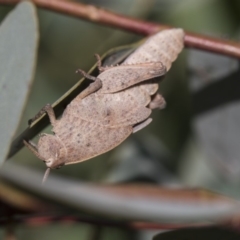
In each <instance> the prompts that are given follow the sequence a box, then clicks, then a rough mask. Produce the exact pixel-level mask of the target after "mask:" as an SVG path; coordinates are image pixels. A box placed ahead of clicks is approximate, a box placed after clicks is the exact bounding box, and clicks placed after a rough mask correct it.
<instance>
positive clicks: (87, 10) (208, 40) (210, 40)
mask: <svg viewBox="0 0 240 240" xmlns="http://www.w3.org/2000/svg"><path fill="white" fill-rule="evenodd" d="M18 2H20V0H0V4H2V5H11V4H16V3H18ZM32 2H34V3H35V4H36V5H37V6H38V7H40V8H43V9H47V10H51V11H54V12H58V13H63V14H65V15H69V16H72V17H77V18H80V19H84V20H87V21H91V22H96V23H99V24H104V25H107V26H111V27H114V28H120V29H123V30H127V31H130V32H132V33H138V34H142V35H150V34H153V33H155V32H157V31H159V30H162V29H167V28H171V26H167V25H163V24H158V23H152V22H146V21H142V20H139V19H135V18H131V17H126V16H123V15H120V14H117V13H113V12H110V11H107V10H104V9H101V8H98V7H95V6H92V5H86V4H82V3H76V2H70V1H62V0H32ZM185 46H186V47H191V48H197V49H201V50H205V51H211V52H215V53H219V54H223V55H227V56H230V57H237V58H240V44H239V43H237V42H233V41H226V40H221V39H218V38H214V37H207V36H204V35H200V34H194V33H191V32H186V36H185Z"/></svg>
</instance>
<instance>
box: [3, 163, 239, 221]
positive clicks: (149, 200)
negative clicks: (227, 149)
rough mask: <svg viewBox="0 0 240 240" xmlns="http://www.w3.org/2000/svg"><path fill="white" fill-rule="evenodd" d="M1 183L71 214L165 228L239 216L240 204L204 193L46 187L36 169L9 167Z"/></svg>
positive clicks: (52, 181) (54, 179)
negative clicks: (152, 224) (35, 196)
mask: <svg viewBox="0 0 240 240" xmlns="http://www.w3.org/2000/svg"><path fill="white" fill-rule="evenodd" d="M0 177H1V179H3V180H4V181H7V182H10V183H11V184H13V185H15V186H17V187H19V188H21V189H24V190H25V191H27V192H31V193H32V194H34V195H35V194H36V195H38V196H39V197H42V198H45V199H48V200H51V201H53V202H54V203H55V204H58V205H62V206H63V208H62V209H64V208H68V209H70V210H75V211H76V210H77V211H81V212H82V211H84V212H86V213H92V214H94V215H98V216H103V217H106V216H107V217H110V218H116V217H117V218H118V219H121V220H134V221H158V222H162V223H168V224H175V223H181V224H183V223H184V224H194V223H199V222H200V223H205V224H209V223H213V222H215V223H216V222H221V221H222V222H223V221H225V220H227V219H232V218H234V216H236V214H238V213H239V202H238V201H235V200H233V199H231V198H228V197H224V196H222V195H219V194H217V193H213V192H210V191H207V190H202V189H166V188H160V187H159V186H157V185H155V186H154V185H147V184H115V185H110V184H109V185H103V184H88V183H83V182H81V181H74V180H71V179H66V178H63V177H58V176H56V174H54V173H51V174H50V176H49V178H48V179H47V181H46V183H45V184H44V185H41V179H42V174H41V173H40V172H39V171H36V170H34V169H28V168H26V167H22V166H21V165H19V164H14V163H12V162H10V161H9V162H7V163H6V164H4V167H3V168H2V170H1V171H0Z"/></svg>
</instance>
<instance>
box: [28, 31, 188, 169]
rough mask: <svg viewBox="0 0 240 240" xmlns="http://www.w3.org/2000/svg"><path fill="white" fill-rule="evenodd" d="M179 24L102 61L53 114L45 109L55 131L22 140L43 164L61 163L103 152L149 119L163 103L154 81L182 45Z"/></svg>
mask: <svg viewBox="0 0 240 240" xmlns="http://www.w3.org/2000/svg"><path fill="white" fill-rule="evenodd" d="M183 39H184V32H183V30H182V29H171V30H163V31H161V32H159V33H157V34H155V35H153V36H151V37H150V38H149V39H148V40H147V41H146V42H145V43H144V44H143V45H141V46H140V47H139V48H138V49H137V50H136V51H135V52H134V53H132V54H131V55H130V56H129V57H128V58H127V59H126V60H125V61H124V62H123V63H122V64H121V65H120V66H112V67H105V68H104V67H101V62H100V59H99V57H98V65H99V70H100V72H101V73H100V74H99V75H98V76H97V77H92V76H89V75H88V74H86V73H85V72H83V71H82V70H79V72H81V73H82V74H83V75H84V76H85V77H86V78H89V79H92V80H94V82H93V83H92V84H90V85H89V87H88V88H86V89H85V90H84V91H83V92H81V93H80V94H79V95H78V96H77V97H76V98H75V99H74V100H73V101H72V102H71V103H70V104H69V105H68V106H67V108H66V109H65V111H64V112H63V115H62V117H61V119H59V120H57V119H56V118H55V114H54V112H53V109H52V107H51V106H50V105H46V106H45V108H44V109H43V110H44V111H45V112H46V113H47V114H48V116H49V118H50V121H51V124H52V126H53V129H52V131H53V132H54V134H53V135H50V134H42V135H41V136H40V139H39V141H38V144H37V145H35V144H33V143H31V142H26V141H24V143H25V145H26V146H27V147H28V148H29V149H30V150H31V151H33V153H34V154H35V155H36V156H37V157H38V158H40V159H42V160H43V161H45V162H46V165H47V167H48V168H49V169H50V168H59V167H61V166H63V165H66V164H73V163H78V162H82V161H84V160H87V159H90V158H93V157H95V156H97V155H100V154H102V153H104V152H107V151H109V150H111V149H113V148H114V147H116V146H118V145H119V144H120V143H121V142H123V141H124V140H125V139H126V138H127V137H128V136H129V135H130V134H131V133H134V132H136V131H138V130H140V129H142V128H144V127H145V126H147V125H148V124H149V123H150V122H151V120H152V119H151V118H149V116H150V114H151V112H152V109H154V108H159V109H162V108H164V107H165V101H164V98H163V97H162V96H161V95H160V94H159V93H157V90H158V81H159V80H156V79H155V78H156V77H159V76H163V75H164V74H165V73H166V72H167V71H168V70H169V69H170V67H171V64H172V62H173V61H174V60H175V59H176V58H177V56H178V54H179V53H180V52H181V51H182V49H183V41H184V40H183Z"/></svg>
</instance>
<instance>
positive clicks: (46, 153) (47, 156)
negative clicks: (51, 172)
mask: <svg viewBox="0 0 240 240" xmlns="http://www.w3.org/2000/svg"><path fill="white" fill-rule="evenodd" d="M38 153H39V155H40V156H41V159H42V160H43V161H45V163H46V165H47V167H48V168H52V169H54V168H60V167H61V166H63V165H64V164H65V159H66V157H67V152H66V148H65V147H64V145H63V143H62V142H61V140H60V139H59V138H58V137H57V136H56V135H50V134H44V135H42V136H41V137H40V139H39V141H38Z"/></svg>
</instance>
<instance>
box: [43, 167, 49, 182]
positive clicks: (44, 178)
mask: <svg viewBox="0 0 240 240" xmlns="http://www.w3.org/2000/svg"><path fill="white" fill-rule="evenodd" d="M50 170H51V168H47V170H46V171H45V173H44V176H43V180H42V185H43V184H44V183H45V182H46V180H47V178H48V175H49V173H50Z"/></svg>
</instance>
